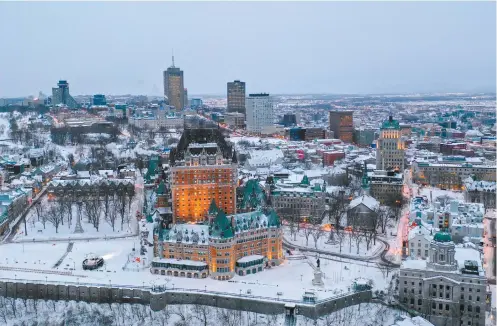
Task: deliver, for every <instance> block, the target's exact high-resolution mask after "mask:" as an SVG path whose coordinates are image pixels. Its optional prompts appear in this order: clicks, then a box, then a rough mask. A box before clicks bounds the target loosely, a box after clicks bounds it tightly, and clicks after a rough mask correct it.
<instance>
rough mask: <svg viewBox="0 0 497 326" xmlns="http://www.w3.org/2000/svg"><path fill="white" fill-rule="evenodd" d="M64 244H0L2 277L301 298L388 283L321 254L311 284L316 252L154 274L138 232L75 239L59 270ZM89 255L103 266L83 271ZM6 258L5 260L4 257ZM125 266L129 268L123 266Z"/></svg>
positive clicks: (374, 271) (372, 271)
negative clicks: (218, 276)
mask: <svg viewBox="0 0 497 326" xmlns="http://www.w3.org/2000/svg"><path fill="white" fill-rule="evenodd" d="M67 247H68V242H53V243H36V244H33V243H22V244H21V243H11V244H6V245H2V246H0V257H3V258H0V270H2V277H4V278H12V279H13V278H17V279H28V280H39V281H48V282H79V283H91V284H110V283H111V284H112V285H114V284H115V285H118V284H119V285H123V286H139V287H141V286H144V287H149V286H152V285H164V284H165V285H167V286H169V287H174V288H183V289H188V290H202V291H204V290H207V291H218V292H224V293H227V294H232V295H239V294H240V293H243V294H245V293H247V290H251V292H252V295H255V296H263V297H270V298H278V295H277V293H278V292H283V295H282V296H281V298H286V299H293V300H301V298H302V294H303V293H304V291H306V290H309V289H314V290H316V292H317V295H318V298H319V299H324V298H328V297H333V296H336V295H339V294H343V293H346V292H348V290H349V288H350V286H351V285H352V283H353V282H354V280H355V279H356V278H358V277H364V276H365V275H367V278H368V279H372V280H374V285H373V286H374V289H378V290H385V289H386V288H387V286H388V281H387V280H386V279H385V277H384V276H383V274H382V271H380V270H379V269H378V268H377V267H376V266H375V264H374V263H367V262H360V263H358V262H357V263H351V262H347V260H343V262H340V261H334V260H326V259H325V258H323V257H321V271H322V272H323V274H324V275H323V280H324V286H323V287H316V286H313V285H312V279H313V276H314V274H313V273H314V269H313V267H312V266H311V264H315V263H316V258H315V257H309V258H308V259H309V260H306V259H302V260H286V261H284V262H283V264H281V265H280V266H277V267H273V268H271V269H267V270H264V271H263V272H261V273H257V274H252V275H247V276H238V275H237V276H235V277H234V278H233V279H232V280H230V281H217V280H214V279H211V278H207V279H189V278H180V277H165V276H161V275H153V274H151V273H150V271H149V270H148V268H146V265H148V261H149V260H150V258H151V255H152V248H147V250H148V253H147V257H145V262H144V259H143V257H140V258H141V259H140V262H139V263H138V262H136V260H135V258H134V257H135V256H136V255H135V252H134V251H133V248H136V250H138V249H139V241H138V238H137V237H134V238H127V239H112V240H107V241H105V240H89V241H75V242H74V244H73V248H72V251H71V252H69V253H68V254H67V256H66V257H65V259H64V260H63V262H62V264H61V265H60V266H59V267H58V268H57V269H53V268H52V267H53V265H54V264H55V263H56V262H57V261H58V260H59V259H60V258H61V257H62V256H63V255H64V253H65V251H66V249H67ZM88 254H96V255H98V256H101V257H103V258H104V260H105V266H104V267H102V268H100V269H99V270H96V271H85V270H82V265H81V264H82V261H83V259H84V258H86V255H88ZM130 256H131V258H130ZM6 258H7V259H8V261H6V260H5V259H6ZM293 258H297V257H293ZM302 258H303V257H302ZM14 259H16V261H17V263H15V262H14ZM147 260H148V261H147ZM128 261H131V263H128ZM5 267H6V268H5ZM125 267H127V269H126V270H123V268H125ZM12 268H15V269H14V270H12ZM74 268H75V270H73V269H74ZM26 269H32V270H31V271H28V270H26ZM48 271H50V272H49V273H47V272H48Z"/></svg>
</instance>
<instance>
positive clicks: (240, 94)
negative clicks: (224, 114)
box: [227, 80, 245, 114]
mask: <svg viewBox="0 0 497 326" xmlns="http://www.w3.org/2000/svg"><path fill="white" fill-rule="evenodd" d="M227 111H228V112H238V113H243V114H245V82H242V81H239V80H235V81H232V82H229V83H228V108H227Z"/></svg>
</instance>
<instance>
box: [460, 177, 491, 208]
mask: <svg viewBox="0 0 497 326" xmlns="http://www.w3.org/2000/svg"><path fill="white" fill-rule="evenodd" d="M495 185H496V183H495V181H476V180H473V179H472V178H468V179H466V180H464V199H465V200H466V201H467V202H471V203H482V204H483V205H484V206H485V210H487V209H493V208H496V206H495Z"/></svg>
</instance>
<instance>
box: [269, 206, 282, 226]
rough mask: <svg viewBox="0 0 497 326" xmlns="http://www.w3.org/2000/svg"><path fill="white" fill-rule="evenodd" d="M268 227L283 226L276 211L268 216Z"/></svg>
mask: <svg viewBox="0 0 497 326" xmlns="http://www.w3.org/2000/svg"><path fill="white" fill-rule="evenodd" d="M267 220H268V223H267V224H268V226H276V227H279V226H280V225H281V221H280V217H279V216H278V214H276V212H275V211H274V210H271V213H269V215H268V218H267Z"/></svg>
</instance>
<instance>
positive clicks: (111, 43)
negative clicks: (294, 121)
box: [0, 2, 496, 97]
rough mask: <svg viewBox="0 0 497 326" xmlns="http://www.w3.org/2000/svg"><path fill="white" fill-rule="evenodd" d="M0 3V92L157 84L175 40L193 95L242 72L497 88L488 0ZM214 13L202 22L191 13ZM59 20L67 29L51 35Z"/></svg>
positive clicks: (255, 82) (307, 83) (127, 89)
mask: <svg viewBox="0 0 497 326" xmlns="http://www.w3.org/2000/svg"><path fill="white" fill-rule="evenodd" d="M0 6H1V8H2V10H0V18H1V19H0V26H1V28H0V30H2V31H4V32H3V33H2V34H1V36H2V39H3V40H4V42H5V44H9V47H10V48H11V51H4V52H3V53H2V54H0V62H1V63H2V64H1V66H0V68H1V70H2V72H3V74H2V75H1V76H0V97H14V96H24V95H29V94H37V93H38V91H40V90H41V91H43V92H44V93H49V92H50V89H51V87H52V85H53V83H54V81H57V80H68V81H70V83H71V88H72V89H73V91H72V92H73V93H74V94H75V95H76V94H96V93H104V94H144V95H160V94H161V93H162V92H161V89H162V71H164V70H166V69H167V67H169V66H170V60H171V59H170V58H171V49H173V48H174V51H175V59H176V65H177V66H179V67H181V69H182V70H183V71H185V73H186V74H187V75H188V85H187V87H188V89H189V92H190V94H192V95H193V94H195V95H196V94H212V95H226V94H225V89H226V83H227V82H228V81H232V80H237V79H239V80H243V81H245V82H246V83H247V92H248V93H256V92H270V93H271V94H385V93H394V94H399V93H433V92H435V93H436V92H493V91H495V68H496V66H495V36H496V34H495V15H494V13H495V3H492V2H488V3H338V2H331V3H309V4H307V3H291V4H283V3H281V4H279V3H210V4H206V3H153V4H152V3H149V4H136V3H121V4H117V3H92V4H87V3H84V4H83V3H29V4H28V3H2V4H0ZM283 9H284V11H285V15H281V12H282V10H283ZM171 11H172V12H174V13H175V14H174V15H171V16H170V19H168V20H167V21H163V20H160V19H159V17H160V16H161V15H162V14H163V13H164V12H171ZM34 13H35V14H34ZM76 16H78V17H80V16H85V17H90V19H85V20H78V19H76V18H75V17H76ZM55 17H56V18H57V19H52V18H55ZM137 17H140V18H137ZM207 17H208V19H207V21H208V23H206V24H204V25H203V26H202V29H198V28H195V27H194V26H193V27H192V26H189V24H187V22H188V21H189V20H191V19H197V20H198V19H204V18H207ZM226 18H227V19H226ZM112 21H114V22H118V21H121V22H123V21H132V22H135V23H136V24H121V23H114V24H110V23H109V22H112ZM14 24H15V25H16V33H9V32H8V31H9V30H10V29H9V26H13V25H14ZM33 25H36V26H37V28H36V30H33V29H32V28H31V27H30V26H33ZM234 25H235V26H236V27H237V28H233V26H234ZM60 26H66V27H68V29H67V30H68V32H60V38H58V37H53V36H52V34H53V31H54V30H57V28H60ZM102 26H104V28H102ZM172 26H181V28H180V29H179V30H174V33H172V32H170V31H172V29H171V27H172ZM95 28H98V29H95ZM231 30H236V32H235V31H231ZM97 33H98V34H97ZM234 33H236V35H235V34H234ZM95 35H99V37H95ZM235 36H236V38H235ZM234 39H238V40H241V41H242V42H237V43H236V46H232V45H231V43H230V40H234ZM61 40H63V42H61ZM186 40H188V41H186ZM150 49H153V51H152V50H150ZM198 49H201V51H198ZM154 93H156V94H154Z"/></svg>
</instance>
